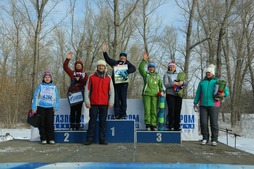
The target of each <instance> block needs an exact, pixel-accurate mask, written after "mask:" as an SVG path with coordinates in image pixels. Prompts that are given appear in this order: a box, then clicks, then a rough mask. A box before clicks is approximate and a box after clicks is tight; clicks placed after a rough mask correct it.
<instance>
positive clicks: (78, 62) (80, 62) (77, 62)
mask: <svg viewBox="0 0 254 169" xmlns="http://www.w3.org/2000/svg"><path fill="white" fill-rule="evenodd" d="M77 64H81V66H82V68H81V70H82V69H83V67H84V65H83V62H82V61H81V60H78V61H76V62H75V65H74V66H75V70H76V71H80V70H77V69H76V65H77Z"/></svg>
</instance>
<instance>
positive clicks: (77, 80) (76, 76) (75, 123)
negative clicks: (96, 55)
mask: <svg viewBox="0 0 254 169" xmlns="http://www.w3.org/2000/svg"><path fill="white" fill-rule="evenodd" d="M71 57H72V52H69V53H68V55H67V58H66V59H65V61H64V64H63V69H64V71H65V72H66V73H67V74H68V75H69V76H70V79H71V85H70V86H69V89H68V93H69V94H71V93H74V92H77V91H81V92H82V93H83V96H84V89H85V85H86V81H87V79H88V75H87V73H85V72H84V71H83V62H82V61H80V60H78V61H76V62H75V64H74V66H75V70H74V71H73V70H71V69H70V68H69V66H68V65H69V62H70V59H71ZM82 105H83V101H82V102H79V103H77V104H73V105H70V110H71V112H70V130H79V129H80V121H81V119H80V117H81V112H82Z"/></svg>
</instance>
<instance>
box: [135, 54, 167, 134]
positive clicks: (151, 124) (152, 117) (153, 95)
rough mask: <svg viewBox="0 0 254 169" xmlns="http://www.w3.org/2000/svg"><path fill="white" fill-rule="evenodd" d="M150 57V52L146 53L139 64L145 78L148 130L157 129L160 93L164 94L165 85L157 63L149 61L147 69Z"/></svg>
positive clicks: (144, 92)
mask: <svg viewBox="0 0 254 169" xmlns="http://www.w3.org/2000/svg"><path fill="white" fill-rule="evenodd" d="M148 58H149V56H148V54H147V53H144V55H143V60H142V61H141V63H140V65H139V73H140V74H141V76H142V77H143V79H144V87H143V91H142V98H143V104H144V111H145V114H144V119H145V125H146V130H147V131H150V130H152V131H157V130H158V129H157V111H158V99H159V97H158V95H161V94H162V92H163V87H162V80H161V77H160V75H159V74H158V73H157V72H155V68H156V65H155V63H153V62H150V63H148V71H147V70H146V69H145V66H146V64H147V60H148Z"/></svg>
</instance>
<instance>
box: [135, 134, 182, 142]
mask: <svg viewBox="0 0 254 169" xmlns="http://www.w3.org/2000/svg"><path fill="white" fill-rule="evenodd" d="M181 142H182V140H181V132H180V131H137V143H176V144H181Z"/></svg>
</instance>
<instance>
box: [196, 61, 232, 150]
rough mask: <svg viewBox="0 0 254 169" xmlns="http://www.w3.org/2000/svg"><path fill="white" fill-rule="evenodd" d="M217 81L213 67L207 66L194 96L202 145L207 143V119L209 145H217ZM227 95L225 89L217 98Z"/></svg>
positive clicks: (226, 89) (227, 92) (218, 105)
mask: <svg viewBox="0 0 254 169" xmlns="http://www.w3.org/2000/svg"><path fill="white" fill-rule="evenodd" d="M217 81H218V79H217V78H216V77H215V66H214V65H213V64H211V65H209V66H208V67H207V69H206V75H205V78H204V80H202V81H201V82H200V83H199V84H198V88H197V92H196V96H195V99H194V110H198V104H199V108H200V126H201V134H202V136H203V140H202V143H201V144H202V145H205V144H207V143H208V141H209V130H208V119H209V118H210V126H211V133H212V135H211V141H212V142H211V143H212V145H213V146H216V145H217V141H218V135H219V125H218V114H219V107H220V100H216V99H215V97H214V89H215V84H216V83H217ZM228 95H229V90H228V88H227V87H226V88H225V90H224V92H223V93H219V94H218V97H220V98H223V97H227V96H228Z"/></svg>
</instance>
